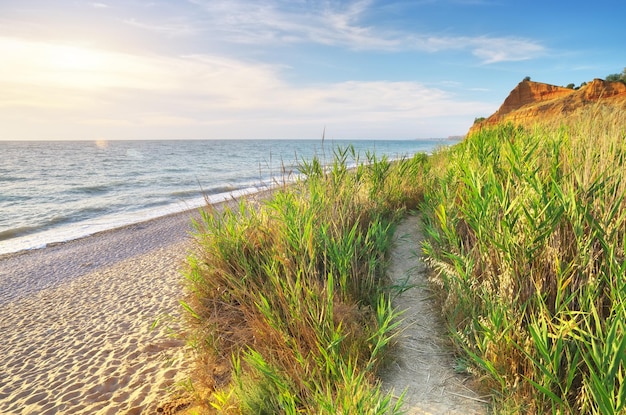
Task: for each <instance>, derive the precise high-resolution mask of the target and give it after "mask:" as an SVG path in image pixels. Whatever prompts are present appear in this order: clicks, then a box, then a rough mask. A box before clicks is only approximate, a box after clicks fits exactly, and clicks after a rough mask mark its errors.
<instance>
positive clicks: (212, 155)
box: [0, 140, 450, 254]
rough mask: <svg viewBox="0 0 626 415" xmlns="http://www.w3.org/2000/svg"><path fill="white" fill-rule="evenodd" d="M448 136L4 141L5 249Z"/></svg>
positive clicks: (0, 211)
mask: <svg viewBox="0 0 626 415" xmlns="http://www.w3.org/2000/svg"><path fill="white" fill-rule="evenodd" d="M448 144H450V142H449V141H448V140H403V141H398V140H380V141H368V140H357V141H343V140H340V141H337V140H335V141H330V140H326V141H325V142H322V140H187V141H184V140H172V141H96V142H93V141H55V142H44V141H38V142H32V141H28V142H2V141H0V254H4V253H9V252H17V251H21V250H25V249H36V248H43V247H45V246H46V245H48V244H50V243H53V242H62V241H67V240H71V239H76V238H80V237H83V236H87V235H90V234H93V233H95V232H99V231H103V230H108V229H113V228H116V227H119V226H123V225H128V224H131V223H138V222H142V221H145V220H148V219H152V218H155V217H159V216H163V215H167V214H170V213H175V212H180V211H184V210H187V209H193V208H197V207H199V206H202V205H203V204H204V203H205V197H207V198H208V199H209V200H210V201H211V202H218V201H222V200H225V199H227V198H230V197H232V196H239V195H243V194H249V193H253V192H257V191H260V190H263V189H266V188H268V187H269V186H271V185H272V183H274V182H275V181H276V180H277V179H279V180H282V178H283V177H285V174H287V175H288V176H289V175H290V176H291V177H292V178H293V177H294V176H295V175H296V174H297V173H298V169H297V168H298V164H299V163H300V162H301V161H302V160H311V159H312V158H313V157H314V156H318V157H319V158H320V159H321V160H322V161H324V160H327V161H328V162H330V161H332V158H333V150H334V149H336V148H346V147H347V146H348V145H353V146H354V147H355V149H356V150H357V152H358V153H359V154H360V158H361V160H364V159H365V158H366V157H365V154H366V152H368V151H369V152H373V153H375V154H376V156H378V157H381V156H383V155H386V156H388V157H390V158H399V157H408V156H412V155H413V154H415V153H419V152H431V151H432V150H433V149H434V148H436V147H437V146H440V145H448Z"/></svg>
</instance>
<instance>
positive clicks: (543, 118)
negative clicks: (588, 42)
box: [468, 79, 626, 134]
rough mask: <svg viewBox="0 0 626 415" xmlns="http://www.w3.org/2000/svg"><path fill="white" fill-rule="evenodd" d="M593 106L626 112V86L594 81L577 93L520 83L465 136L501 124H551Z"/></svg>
mask: <svg viewBox="0 0 626 415" xmlns="http://www.w3.org/2000/svg"><path fill="white" fill-rule="evenodd" d="M592 105H606V106H610V107H617V108H620V109H624V110H626V84H624V83H622V82H608V81H604V80H602V79H594V80H593V81H591V82H590V83H588V84H587V85H585V86H583V87H581V88H580V89H577V90H575V89H570V88H564V87H560V86H556V85H550V84H544V83H541V82H533V81H522V82H520V83H519V84H518V85H517V86H516V87H515V88H514V89H513V90H512V91H511V93H510V94H509V96H508V97H507V98H506V99H505V100H504V102H503V103H502V105H501V106H500V108H499V109H498V110H497V111H496V112H495V113H494V114H492V115H491V116H490V117H489V118H486V119H484V120H482V121H478V122H476V123H474V125H473V126H472V127H471V128H470V130H469V133H468V134H472V133H474V132H476V131H479V130H480V129H482V128H484V127H488V126H493V125H496V124H500V123H508V122H511V123H513V124H516V125H521V126H532V125H534V124H538V123H553V122H559V121H560V120H562V119H564V118H565V117H568V116H569V115H572V114H574V113H576V112H578V111H580V110H582V109H584V108H586V107H589V106H592Z"/></svg>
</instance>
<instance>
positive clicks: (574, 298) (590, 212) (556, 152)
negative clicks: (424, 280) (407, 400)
mask: <svg viewBox="0 0 626 415" xmlns="http://www.w3.org/2000/svg"><path fill="white" fill-rule="evenodd" d="M625 163H626V114H624V112H623V111H619V110H617V111H605V110H604V109H602V108H601V107H596V108H593V109H591V110H588V111H587V112H582V113H580V114H579V115H578V117H577V118H575V119H573V120H570V122H568V123H567V124H562V125H560V126H554V125H553V126H547V125H544V126H537V127H536V128H534V129H521V128H516V127H513V126H511V125H507V126H500V127H495V128H493V129H487V130H482V131H479V132H477V133H475V134H473V135H471V136H470V137H469V138H467V139H466V140H465V141H463V142H462V143H460V144H459V145H457V146H455V147H454V148H452V149H450V150H449V151H447V152H445V153H443V154H438V155H437V156H436V157H435V158H434V159H433V160H432V170H431V172H430V177H431V179H432V180H433V181H432V182H430V183H429V184H428V185H427V186H426V187H427V190H426V196H425V199H426V202H425V203H424V205H423V210H424V218H425V219H426V220H427V222H428V225H427V229H428V230H427V233H428V235H427V236H428V239H429V242H428V243H427V244H426V246H425V247H424V252H425V254H426V256H427V258H428V260H429V262H430V264H431V265H432V267H433V268H434V269H435V270H437V273H436V275H435V276H433V278H432V281H433V282H434V283H436V284H437V285H439V286H440V287H441V290H440V292H441V295H442V306H443V309H444V314H445V315H446V317H447V320H448V324H449V327H450V329H451V333H452V335H453V338H454V339H455V342H456V344H457V345H458V347H459V349H460V350H462V352H463V356H464V357H461V358H460V359H463V361H464V362H465V363H466V365H467V370H469V371H471V372H473V373H475V374H476V375H477V376H479V377H481V378H482V379H483V382H484V384H485V386H487V387H488V388H490V389H491V390H492V391H494V400H495V408H497V410H496V412H497V413H537V414H544V413H553V414H587V413H596V414H616V413H625V412H626V406H625V405H626V383H625V382H624V377H625V376H626V336H624V334H625V325H626V309H625V307H626V303H625V299H626V278H625V272H626V256H625V252H624V249H625V246H626V200H625V195H626V193H625V190H626V177H625V175H626V165H625Z"/></svg>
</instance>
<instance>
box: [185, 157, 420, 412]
mask: <svg viewBox="0 0 626 415" xmlns="http://www.w3.org/2000/svg"><path fill="white" fill-rule="evenodd" d="M364 161H365V163H363V160H359V155H358V154H356V153H355V152H354V150H353V149H351V148H347V149H343V150H340V149H337V150H336V151H335V157H334V161H333V162H332V163H331V165H330V166H329V168H324V163H323V160H321V159H319V158H316V159H314V160H312V161H311V162H303V163H302V165H301V167H300V170H301V172H302V174H303V178H302V179H300V180H298V181H297V182H296V183H294V184H290V185H289V186H284V187H282V188H279V189H277V190H276V191H275V192H274V193H273V195H272V197H271V198H270V199H268V200H265V201H263V202H261V203H260V204H258V205H256V204H254V203H252V202H249V201H246V200H242V201H241V202H240V204H239V206H238V208H237V209H226V210H225V211H223V212H221V213H218V212H215V211H206V212H205V213H204V214H203V217H202V220H201V221H200V222H199V223H197V229H198V234H197V237H196V239H197V242H198V244H199V251H198V252H199V254H198V255H195V256H193V257H191V258H190V259H189V265H190V271H189V272H188V275H187V279H188V291H189V293H190V298H189V299H188V301H187V302H186V303H185V307H186V308H187V310H188V314H189V316H190V317H191V318H190V320H191V326H192V328H193V333H192V334H191V335H190V341H191V342H192V344H193V345H194V347H195V349H196V351H197V356H198V361H197V369H196V376H195V379H194V380H193V386H194V391H195V393H196V398H197V399H198V400H199V401H201V402H204V403H205V406H206V407H207V408H206V410H207V411H208V412H209V413H210V409H212V410H214V411H215V412H218V413H253V414H281V413H283V414H295V413H310V414H313V413H315V414H339V413H344V414H387V413H398V411H399V404H398V403H397V402H396V401H395V399H392V396H391V395H390V394H384V393H382V392H381V390H380V387H379V384H378V382H377V381H376V377H375V374H376V369H377V368H378V367H380V365H381V363H383V357H384V356H385V352H386V350H387V349H388V348H389V346H390V342H391V341H392V339H393V336H394V334H395V333H396V331H395V328H396V326H397V324H398V320H397V319H396V317H397V314H396V312H395V311H394V310H393V308H392V306H391V303H390V294H391V292H393V290H394V289H396V290H397V289H401V288H400V287H396V288H394V287H390V286H389V284H387V283H386V279H385V275H384V270H385V253H386V251H387V249H388V247H389V244H390V241H391V236H392V231H393V226H394V221H395V220H396V219H397V218H398V217H399V215H401V214H402V212H404V211H406V210H407V209H413V208H415V207H416V206H417V204H418V203H419V202H420V201H421V200H422V193H421V186H420V185H419V183H421V182H422V181H423V180H422V172H423V171H424V169H423V165H424V164H425V162H426V156H425V155H423V154H422V155H416V156H414V157H412V158H407V159H403V160H399V161H394V162H391V161H389V160H388V159H386V158H382V159H377V158H376V156H375V155H373V154H368V155H367V159H366V160H364ZM349 165H350V166H353V165H354V166H357V167H356V168H354V169H349V168H348V166H349Z"/></svg>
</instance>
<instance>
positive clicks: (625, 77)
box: [606, 68, 626, 84]
mask: <svg viewBox="0 0 626 415" xmlns="http://www.w3.org/2000/svg"><path fill="white" fill-rule="evenodd" d="M606 80H607V81H610V82H617V81H621V82H624V83H625V84H626V68H624V70H623V71H622V73H612V74H610V75H607V76H606Z"/></svg>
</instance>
